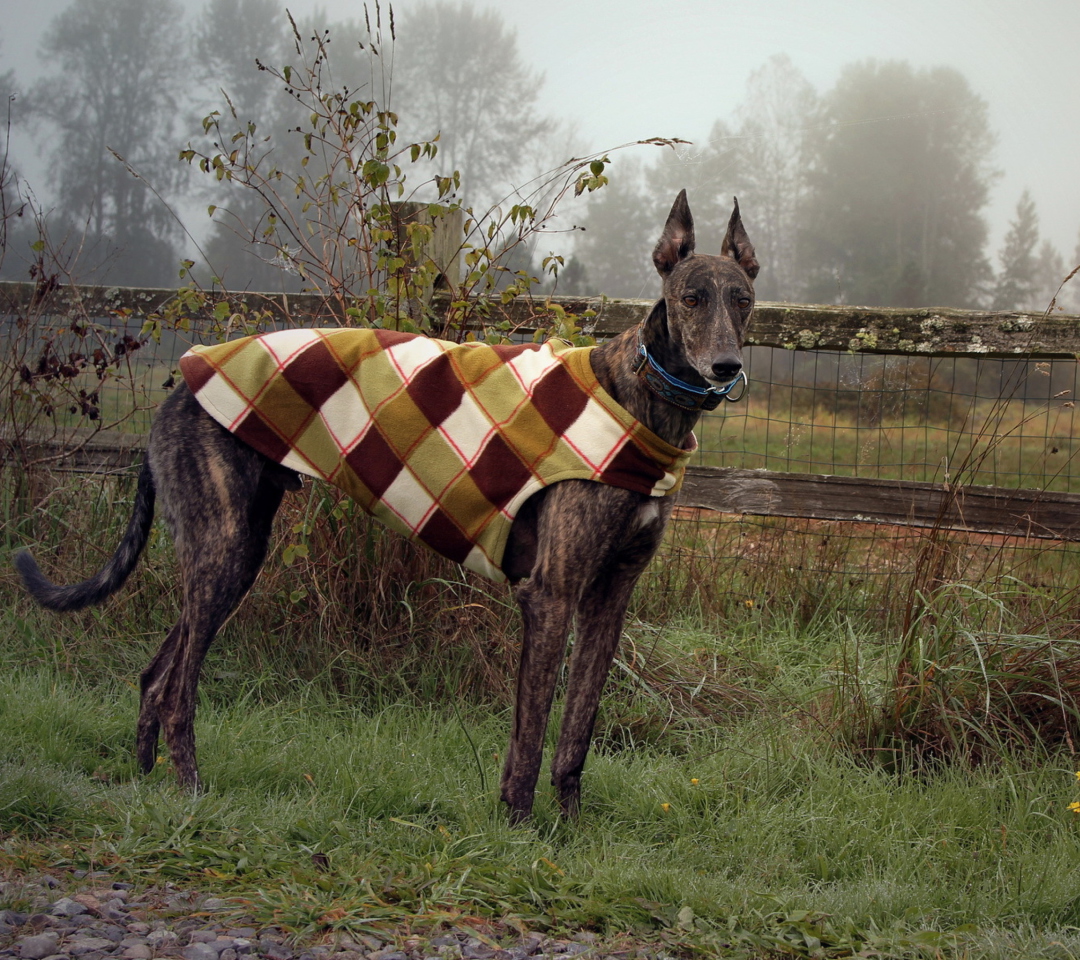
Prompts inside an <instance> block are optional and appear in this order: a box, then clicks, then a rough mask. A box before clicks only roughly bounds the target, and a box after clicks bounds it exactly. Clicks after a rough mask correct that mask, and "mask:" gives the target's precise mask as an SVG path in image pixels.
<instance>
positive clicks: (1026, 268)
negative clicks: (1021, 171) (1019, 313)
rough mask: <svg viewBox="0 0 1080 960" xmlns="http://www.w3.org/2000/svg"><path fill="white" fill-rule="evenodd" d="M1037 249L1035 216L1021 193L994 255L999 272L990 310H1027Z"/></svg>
mask: <svg viewBox="0 0 1080 960" xmlns="http://www.w3.org/2000/svg"><path fill="white" fill-rule="evenodd" d="M1038 245H1039V215H1038V214H1037V213H1036V212H1035V201H1034V200H1032V199H1031V194H1030V193H1029V192H1028V191H1027V190H1025V191H1024V192H1023V193H1022V194H1021V195H1020V199H1019V201H1017V204H1016V216H1015V217H1014V218H1013V220H1011V221H1010V223H1009V231H1008V233H1006V234H1005V241H1004V243H1003V244H1002V247H1001V251H1000V252H999V253H998V262H999V263H1000V264H1001V272H1000V273H999V274H998V276H997V281H996V282H995V284H994V296H993V300H992V301H991V304H990V306H991V308H992V309H994V310H1021V309H1024V310H1026V309H1031V307H1032V304H1033V302H1034V300H1035V295H1036V292H1037V291H1038V290H1039V277H1038V274H1037V271H1036V266H1037V260H1036V249H1037V247H1038ZM1058 282H1059V283H1060V282H1061V281H1060V280H1059V281H1058Z"/></svg>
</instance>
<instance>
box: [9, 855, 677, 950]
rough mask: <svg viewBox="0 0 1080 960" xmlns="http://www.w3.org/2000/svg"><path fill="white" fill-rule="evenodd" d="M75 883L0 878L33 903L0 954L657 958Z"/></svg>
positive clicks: (167, 889)
mask: <svg viewBox="0 0 1080 960" xmlns="http://www.w3.org/2000/svg"><path fill="white" fill-rule="evenodd" d="M74 879H75V880H76V881H77V882H79V883H80V886H79V887H78V888H77V889H76V890H68V892H67V893H63V892H62V891H61V888H62V887H65V886H68V885H69V884H61V882H60V881H59V880H58V879H56V878H55V877H51V876H40V877H37V878H33V879H29V880H23V881H8V882H6V883H0V902H9V903H10V902H29V903H30V904H31V905H32V906H31V911H29V912H25V913H20V912H17V911H14V910H0V960H8V958H9V957H13V958H18V960H106V958H118V960H157V958H176V960H420V958H425V957H441V958H444V960H526V958H530V957H531V958H544V957H552V958H559V960H567V958H570V957H581V958H583V960H585V958H589V960H616V958H618V960H635V958H640V960H663V958H665V957H666V954H665V952H664V951H663V949H662V948H659V949H658V947H657V946H656V945H651V944H648V945H646V944H628V943H624V942H618V943H603V942H600V941H599V940H598V939H597V938H596V936H595V935H594V934H592V933H589V932H582V933H578V934H576V935H574V936H573V937H571V938H570V939H558V938H549V937H545V936H543V935H542V934H539V933H530V934H528V935H526V936H524V937H523V936H521V935H520V934H518V933H516V932H512V931H509V930H507V929H503V928H500V927H498V926H492V927H487V928H483V929H474V928H471V927H464V926H463V927H454V928H451V929H441V930H437V931H432V932H430V933H428V934H427V935H423V936H421V935H417V934H408V933H404V932H402V933H400V934H398V935H394V934H390V933H387V935H386V937H387V939H381V938H379V937H376V936H372V935H370V934H366V933H365V934H363V935H361V934H355V933H354V934H352V935H348V934H328V935H327V936H325V937H323V938H321V939H319V940H316V941H312V942H306V943H297V942H296V941H295V940H292V939H290V938H289V937H287V936H286V934H285V933H284V931H282V930H280V929H278V928H276V927H256V926H254V925H251V926H247V925H244V922H243V921H239V922H238V921H236V920H235V918H232V917H231V916H230V919H229V920H228V921H227V922H225V921H223V922H220V923H215V922H214V919H213V914H214V912H215V911H223V910H231V909H232V908H233V906H234V904H232V903H231V902H228V901H225V900H221V899H217V898H214V897H209V896H206V895H203V894H199V893H196V892H192V891H186V890H185V891H181V890H179V889H177V888H175V887H173V886H172V885H170V884H166V885H164V886H162V887H150V888H148V889H145V890H142V891H138V892H136V891H135V890H134V888H133V886H132V885H131V884H129V883H121V882H113V881H111V880H110V879H109V876H108V874H105V873H92V874H89V875H86V874H83V875H82V876H81V877H80V876H79V875H78V874H76V876H75V878H74Z"/></svg>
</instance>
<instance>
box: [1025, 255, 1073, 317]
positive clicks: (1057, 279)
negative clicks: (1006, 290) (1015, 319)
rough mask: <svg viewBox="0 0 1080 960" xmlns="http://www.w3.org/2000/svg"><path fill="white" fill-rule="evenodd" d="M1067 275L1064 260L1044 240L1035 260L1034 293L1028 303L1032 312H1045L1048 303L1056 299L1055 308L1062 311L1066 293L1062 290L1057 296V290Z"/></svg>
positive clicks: (1065, 301) (1064, 307) (1066, 296)
mask: <svg viewBox="0 0 1080 960" xmlns="http://www.w3.org/2000/svg"><path fill="white" fill-rule="evenodd" d="M1068 273H1069V271H1068V270H1067V269H1066V267H1065V258H1064V257H1063V256H1062V255H1061V254H1060V253H1059V252H1058V249H1057V247H1055V246H1054V245H1053V244H1052V243H1051V242H1050V241H1049V240H1044V241H1043V242H1042V244H1041V245H1040V246H1039V255H1038V256H1037V257H1036V258H1035V277H1034V284H1033V286H1034V288H1035V291H1034V294H1033V296H1032V298H1031V302H1030V306H1031V308H1032V309H1034V310H1046V308H1047V307H1048V306H1049V305H1050V301H1051V300H1054V299H1055V297H1056V298H1057V301H1056V302H1055V304H1054V305H1055V307H1056V308H1057V309H1058V310H1059V311H1064V310H1065V309H1066V303H1067V298H1068V293H1067V292H1066V290H1064V289H1062V290H1061V292H1060V294H1059V293H1058V288H1059V287H1061V281H1062V280H1064V279H1065V277H1066V276H1067V275H1068Z"/></svg>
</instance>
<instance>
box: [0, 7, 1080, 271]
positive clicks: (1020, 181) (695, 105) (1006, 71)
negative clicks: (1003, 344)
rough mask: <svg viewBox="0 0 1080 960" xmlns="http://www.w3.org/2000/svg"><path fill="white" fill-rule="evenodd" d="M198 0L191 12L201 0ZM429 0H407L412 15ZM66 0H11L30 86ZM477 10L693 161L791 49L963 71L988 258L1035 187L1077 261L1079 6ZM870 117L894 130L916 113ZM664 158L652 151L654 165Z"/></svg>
mask: <svg viewBox="0 0 1080 960" xmlns="http://www.w3.org/2000/svg"><path fill="white" fill-rule="evenodd" d="M184 2H185V6H186V8H187V11H188V20H189V21H190V20H192V19H193V18H194V16H195V14H196V13H197V12H198V10H199V9H200V7H201V4H200V3H195V2H194V0H184ZM420 2H421V0H399V2H397V3H395V4H394V5H393V6H394V10H395V16H396V17H397V19H398V21H399V22H400V20H401V19H402V18H403V17H407V16H408V15H409V13H410V11H414V10H416V8H417V7H418V6H419V5H420ZM66 6H67V3H66V2H65V0H39V2H37V3H35V4H33V5H30V4H26V3H24V2H21V0H20V2H16V0H3V8H4V19H3V27H2V30H3V33H2V47H0V72H3V71H4V70H7V69H9V68H13V69H14V70H15V73H16V77H17V80H18V83H19V85H20V87H25V86H27V85H29V84H30V83H32V81H33V80H34V79H35V78H37V77H40V76H41V75H42V74H43V73H45V72H47V71H48V69H49V64H48V63H45V62H43V61H42V59H41V58H40V57H39V56H38V49H39V44H40V41H41V37H42V35H43V32H44V30H45V28H46V27H47V25H48V24H49V22H50V20H51V19H52V18H53V17H54V16H55V15H56V14H57V13H58V12H59V11H61V10H63V9H64V8H65V7H66ZM290 6H291V9H292V10H293V11H294V12H295V13H296V14H297V15H310V14H312V13H313V12H315V11H316V9H317V10H319V11H322V13H323V14H324V15H325V18H326V19H327V20H340V19H343V18H348V17H357V16H362V7H360V6H359V5H358V4H357V3H355V2H345V0H326V2H324V3H320V4H318V5H317V6H316V5H315V4H313V3H304V2H295V3H293V4H291V5H290ZM475 6H477V7H479V8H484V7H487V8H490V9H492V10H495V11H496V12H497V13H498V14H499V15H500V16H501V17H502V18H503V20H504V21H505V22H506V24H507V25H508V26H509V27H510V28H512V29H514V30H516V33H517V39H518V52H519V54H520V57H521V59H522V61H523V62H524V64H525V65H526V66H527V67H529V68H532V69H536V70H539V71H542V73H543V77H544V80H543V84H542V85H541V86H540V87H539V94H538V99H537V101H536V109H537V110H538V111H540V112H542V113H543V114H544V115H546V116H549V117H552V118H555V119H557V120H559V121H561V122H563V123H564V124H568V125H570V126H571V127H572V129H573V132H574V137H575V139H574V144H575V145H576V146H579V147H581V148H583V149H586V150H599V149H605V148H608V147H611V146H614V145H617V144H620V143H624V142H627V141H633V140H638V139H642V138H645V137H653V136H664V137H678V138H682V139H685V140H688V141H692V144H693V146H690V147H685V148H683V150H682V153H681V159H682V160H683V161H684V162H689V163H693V161H694V159H695V157H696V156H698V155H699V154H700V153H701V152H702V151H706V150H707V149H708V148H709V146H710V144H709V137H710V131H712V130H713V129H714V124H715V123H716V121H718V120H726V121H730V119H731V118H732V116H733V114H734V111H735V110H736V108H737V107H738V106H739V104H740V103H741V102H742V101H743V99H744V95H745V92H746V84H747V80H748V78H749V77H750V75H751V73H752V72H753V71H754V70H756V69H758V68H760V67H762V65H763V64H765V63H767V62H768V61H769V59H770V58H772V57H775V56H776V55H777V54H786V55H787V57H788V58H789V59H790V62H791V64H792V65H793V66H794V67H795V68H796V69H797V70H798V71H800V72H801V74H802V75H803V76H804V77H805V78H806V79H807V80H808V81H809V83H810V84H811V85H812V86H813V87H814V88H815V90H816V91H817V92H818V93H819V94H825V93H826V92H827V91H828V90H829V89H830V88H831V87H832V86H833V85H834V84H836V83H837V81H838V78H840V77H841V75H842V71H843V70H844V68H845V67H847V66H848V65H850V64H852V63H856V62H859V61H864V60H866V59H868V58H874V59H877V60H901V61H905V62H906V63H908V64H910V65H911V66H912V67H913V68H915V69H916V70H919V69H923V68H933V67H937V66H948V67H952V68H954V69H955V70H956V71H958V72H959V73H960V74H961V75H962V76H963V78H964V79H965V80H966V81H967V83H968V85H969V86H970V88H971V91H972V92H973V93H974V94H975V95H976V96H977V97H980V98H982V99H983V100H984V101H985V102H986V104H987V107H988V113H987V117H988V126H989V129H990V131H992V133H993V134H994V136H995V137H996V145H995V146H994V147H993V150H992V152H990V153H989V155H988V156H987V157H986V160H987V161H988V163H987V172H988V173H989V172H991V171H996V172H997V173H998V174H999V176H997V177H996V178H994V177H989V178H988V179H989V194H988V202H987V203H986V204H985V206H984V207H983V208H982V210H981V215H982V216H983V217H984V218H985V220H986V224H987V226H988V228H989V231H988V240H987V243H986V247H985V255H986V259H987V260H988V261H989V262H990V263H991V264H992V266H993V268H994V269H995V270H996V269H997V267H998V264H997V254H998V251H999V249H1000V247H1001V245H1002V243H1003V239H1004V237H1005V235H1006V231H1007V229H1008V225H1009V222H1010V219H1011V218H1013V217H1014V216H1015V214H1016V208H1017V203H1018V200H1019V199H1020V197H1021V195H1022V193H1023V191H1025V190H1028V191H1030V195H1031V198H1032V199H1033V201H1034V203H1035V207H1036V209H1037V215H1038V227H1039V235H1040V238H1041V239H1046V240H1049V241H1051V243H1052V244H1053V245H1054V246H1055V247H1056V248H1057V250H1058V251H1059V252H1060V253H1061V254H1062V255H1063V257H1064V259H1065V260H1066V261H1067V262H1068V265H1069V266H1072V265H1074V263H1073V259H1074V252H1075V251H1076V249H1077V245H1078V233H1080V164H1078V162H1077V159H1078V157H1080V99H1078V96H1077V95H1078V94H1080V57H1077V56H1076V55H1075V48H1076V42H1077V37H1080V4H1077V3H1076V2H1075V0H1042V2H1038V3H1027V4H1020V3H1017V2H1008V0H979V2H968V0H933V2H931V0H906V2H905V3H902V4H898V3H895V2H894V0H860V2H858V3H855V2H850V0H847V2H845V0H821V2H818V3H816V4H812V5H810V4H805V3H801V2H798V0H761V2H758V3H755V4H734V3H720V2H708V0H681V2H678V3H676V4H668V5H666V9H665V10H664V11H663V12H661V10H660V5H658V4H655V3H652V2H640V0H620V2H599V3H594V4H579V3H577V2H570V0H547V2H543V3H540V2H536V0H501V2H499V3H497V4H494V3H492V4H486V3H484V2H482V0H478V2H477V3H476V4H475ZM384 10H385V8H384ZM179 55H181V56H184V55H185V54H182V53H181V54H179ZM17 108H18V107H17V105H16V109H17ZM860 119H861V120H862V121H865V122H867V123H874V124H879V125H886V126H887V125H889V124H894V123H899V122H902V121H904V120H910V118H902V117H894V116H888V115H884V116H877V115H871V116H865V117H862V118H860ZM181 142H182V141H181ZM14 155H15V157H16V159H17V161H18V163H19V165H20V169H21V171H22V172H23V174H24V175H25V176H26V177H27V179H28V180H30V181H31V182H32V184H33V185H34V187H35V190H36V191H38V193H39V194H40V195H41V196H43V197H47V196H49V189H50V187H49V183H48V182H47V180H48V177H47V176H46V170H45V169H44V164H43V163H42V160H41V158H40V152H35V149H34V148H33V147H31V145H30V142H29V140H28V138H27V136H26V135H25V134H23V133H17V136H16V149H15V151H14ZM654 159H655V158H654V156H653V155H652V154H651V153H647V154H646V155H645V156H644V158H643V161H642V162H644V163H652V162H654ZM664 189H667V185H665V187H664Z"/></svg>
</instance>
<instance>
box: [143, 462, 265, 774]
mask: <svg viewBox="0 0 1080 960" xmlns="http://www.w3.org/2000/svg"><path fill="white" fill-rule="evenodd" d="M282 493H283V489H282V487H281V486H280V485H279V484H277V483H275V482H273V480H272V479H271V480H267V479H266V478H265V477H264V478H263V479H262V481H261V482H260V483H259V484H258V487H257V488H256V491H255V494H254V496H253V498H252V500H251V504H250V513H249V522H248V523H246V524H243V523H241V524H238V525H237V526H236V527H234V528H232V529H231V530H226V531H223V532H222V533H220V534H219V535H218V536H215V537H214V538H213V539H208V540H205V541H204V542H203V543H202V544H200V545H199V548H198V549H194V548H192V547H190V545H189V549H187V550H186V551H185V554H186V556H185V557H184V559H183V561H182V564H183V572H184V600H183V610H182V612H181V615H180V620H179V621H178V622H177V624H176V625H175V626H174V627H173V628H172V630H170V631H169V635H168V637H166V639H165V642H164V643H163V644H162V646H161V649H160V650H159V651H158V653H157V656H155V657H154V659H153V661H151V663H150V665H149V666H148V667H147V668H146V670H145V671H143V675H142V705H141V709H140V713H139V727H138V757H139V765H140V766H141V767H142V769H143V770H147V769H148V768H151V767H152V766H153V764H154V762H155V756H154V754H155V751H156V745H157V738H158V729H159V727H160V728H161V729H163V731H164V734H165V742H166V744H167V745H168V748H169V755H170V757H171V758H172V762H173V766H174V767H175V769H176V775H177V778H178V779H179V781H180V783H181V784H182V785H183V786H185V787H190V788H195V787H197V786H198V782H199V775H198V766H197V764H196V758H195V704H196V691H197V689H198V684H199V673H200V670H201V669H202V663H203V660H204V658H205V657H206V653H207V651H208V650H209V649H210V644H211V643H212V642H213V640H214V637H215V635H216V634H217V632H218V630H219V629H220V628H221V626H222V624H224V622H225V621H226V620H227V619H228V618H229V616H230V615H231V614H232V612H233V611H234V610H235V609H236V607H237V605H238V604H239V603H240V601H241V600H242V599H243V598H244V595H245V594H246V593H247V592H248V590H249V589H250V588H251V585H252V584H253V583H254V582H255V578H256V576H258V573H259V569H260V568H261V567H262V563H263V560H264V559H265V558H266V551H267V546H268V544H269V540H270V531H271V526H272V521H273V517H274V514H275V513H276V511H277V507H278V505H279V504H280V502H281V496H282Z"/></svg>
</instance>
